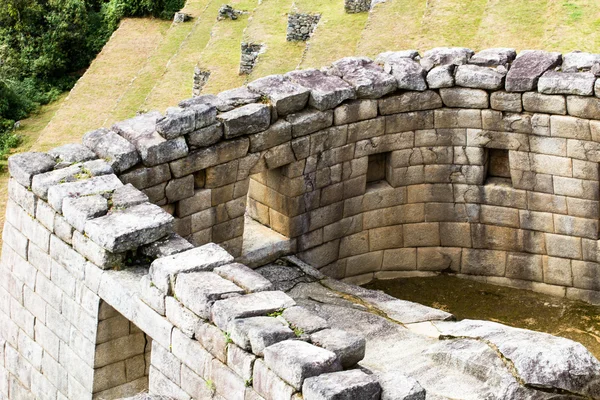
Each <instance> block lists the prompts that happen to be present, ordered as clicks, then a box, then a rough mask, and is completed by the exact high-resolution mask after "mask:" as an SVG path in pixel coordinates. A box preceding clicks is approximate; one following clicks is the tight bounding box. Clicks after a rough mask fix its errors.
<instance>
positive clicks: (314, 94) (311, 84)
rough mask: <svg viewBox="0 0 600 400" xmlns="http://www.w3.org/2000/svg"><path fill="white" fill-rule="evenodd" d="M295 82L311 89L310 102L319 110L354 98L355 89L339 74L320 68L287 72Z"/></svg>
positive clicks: (327, 108)
mask: <svg viewBox="0 0 600 400" xmlns="http://www.w3.org/2000/svg"><path fill="white" fill-rule="evenodd" d="M286 76H287V77H289V78H290V79H291V80H292V81H293V82H295V83H297V84H299V85H301V86H303V87H305V88H307V89H309V90H310V97H309V99H308V104H309V105H311V106H313V107H315V108H316V109H318V110H329V109H331V108H334V107H335V106H337V105H338V104H340V103H342V102H343V101H344V100H348V99H354V98H355V94H354V89H353V88H352V86H350V85H349V84H348V83H346V82H345V81H344V80H342V79H340V78H339V77H337V76H332V75H326V74H324V73H323V72H321V71H319V70H318V69H307V70H301V71H292V72H288V73H287V74H286Z"/></svg>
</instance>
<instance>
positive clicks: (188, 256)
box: [150, 243, 233, 293]
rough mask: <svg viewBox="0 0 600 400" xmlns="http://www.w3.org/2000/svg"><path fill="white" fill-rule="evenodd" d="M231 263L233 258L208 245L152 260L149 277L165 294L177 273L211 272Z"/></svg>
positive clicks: (220, 249) (219, 248) (216, 246)
mask: <svg viewBox="0 0 600 400" xmlns="http://www.w3.org/2000/svg"><path fill="white" fill-rule="evenodd" d="M232 261H233V257H232V256H231V255H230V254H229V253H227V252H226V251H225V250H224V249H223V248H222V247H221V246H219V245H216V244H214V243H208V244H205V245H204V246H200V247H196V248H194V249H190V250H186V251H183V252H181V253H178V254H173V255H170V256H168V257H162V258H159V259H156V260H154V262H152V265H151V266H150V277H151V278H152V282H154V284H155V285H156V286H157V287H158V288H159V289H160V290H162V291H163V292H165V293H167V292H168V291H169V289H170V284H171V277H174V276H176V275H177V274H179V273H187V272H195V271H212V270H213V269H215V268H216V267H219V266H221V265H224V264H228V263H231V262H232Z"/></svg>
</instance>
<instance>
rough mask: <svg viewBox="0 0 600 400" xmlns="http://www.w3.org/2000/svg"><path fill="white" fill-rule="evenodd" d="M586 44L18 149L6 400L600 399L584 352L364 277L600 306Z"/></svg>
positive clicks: (400, 62) (277, 89)
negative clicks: (157, 399) (145, 399)
mask: <svg viewBox="0 0 600 400" xmlns="http://www.w3.org/2000/svg"><path fill="white" fill-rule="evenodd" d="M596 60H597V58H594V57H593V55H585V54H582V53H573V54H568V55H565V56H564V61H563V57H562V56H561V55H560V54H557V53H547V52H540V51H533V52H523V53H522V54H520V55H518V56H517V55H516V52H514V50H511V49H489V50H484V51H481V52H479V53H474V52H473V51H471V50H469V49H462V48H440V49H434V50H431V51H428V52H426V53H424V54H423V56H422V57H420V56H419V55H418V53H417V52H416V51H405V52H389V53H383V54H381V55H380V56H379V57H378V58H377V62H374V61H372V60H370V59H367V58H363V57H351V58H345V59H342V60H339V61H337V62H335V63H333V65H332V66H331V67H329V68H327V69H323V70H307V71H294V72H291V73H289V74H286V75H276V76H269V77H265V78H261V79H259V80H256V81H254V82H251V83H250V84H249V85H248V86H247V87H243V88H238V89H233V90H230V91H226V92H223V93H220V94H219V95H206V96H198V97H195V98H192V99H189V100H185V101H183V102H181V103H180V105H179V107H174V108H170V109H169V110H168V111H167V113H166V115H162V114H161V113H158V112H151V113H147V114H144V115H140V116H137V117H135V118H132V119H130V120H127V121H122V122H119V123H117V124H115V125H114V127H112V128H111V129H106V128H102V129H99V130H96V131H93V132H89V133H87V134H86V135H85V136H84V139H83V146H82V145H68V146H62V147H60V148H57V149H54V150H51V151H49V152H48V153H23V154H18V155H14V156H12V157H10V158H9V162H8V163H9V172H10V175H11V178H10V181H9V188H8V189H9V200H8V204H7V212H6V222H5V225H4V231H3V249H2V258H1V260H0V261H1V262H0V274H1V275H0V321H1V323H0V399H4V398H6V399H37V398H40V399H50V400H59V399H100V398H104V399H108V398H120V397H127V396H131V395H134V394H135V393H137V392H140V391H142V390H145V389H148V390H149V392H150V393H151V394H156V395H164V396H169V397H171V398H175V399H184V400H189V399H192V398H194V399H208V398H222V399H227V400H229V399H240V400H246V399H267V400H280V399H285V400H288V399H289V400H292V399H294V400H296V399H299V398H301V397H300V396H303V398H304V399H306V400H311V399H335V398H353V399H361V400H362V399H379V398H381V399H408V398H413V399H422V398H424V397H425V392H427V393H428V394H431V395H432V396H433V397H432V398H436V397H437V398H463V396H465V395H466V394H468V395H471V396H475V397H473V398H490V399H495V398H498V399H511V398H514V399H521V398H536V399H550V398H556V395H555V394H551V393H559V394H560V395H561V396H563V398H592V399H596V398H600V375H599V372H598V371H600V363H599V362H598V360H596V359H595V358H594V357H593V356H592V355H591V354H590V353H589V352H587V350H585V348H584V347H583V346H581V345H579V344H576V343H574V342H571V341H569V340H567V339H560V338H555V337H552V336H550V335H545V334H541V333H534V332H530V331H524V330H517V329H514V328H509V327H506V326H503V325H499V324H493V323H488V322H482V321H462V322H458V323H456V322H451V321H450V320H452V319H453V316H452V315H450V314H448V313H445V312H443V311H439V310H434V309H431V308H428V307H425V306H420V305H416V304H413V303H409V302H405V301H402V300H397V299H394V298H391V297H389V296H386V295H384V294H381V293H377V292H372V291H368V290H366V289H362V288H359V287H356V286H354V285H352V283H357V284H362V283H366V282H368V281H370V280H372V279H375V278H379V279H386V278H392V277H402V276H426V275H428V274H435V273H439V272H442V271H443V272H447V273H452V274H456V275H458V276H463V277H473V278H475V279H481V280H485V281H487V282H490V283H496V284H503V285H509V286H516V287H520V288H527V289H532V290H537V291H541V292H545V293H550V294H554V295H559V296H567V297H569V298H576V299H582V300H586V301H590V302H596V303H597V302H600V295H599V293H600V269H599V264H598V262H599V261H600V260H599V259H598V239H599V237H598V213H599V203H598V202H599V201H600V198H599V196H600V194H599V190H600V189H599V182H600V177H599V172H598V162H599V161H600V157H599V156H598V154H600V148H599V147H598V146H599V145H598V142H600V139H599V137H598V132H599V130H598V128H599V127H600V125H598V124H599V122H598V120H600V98H598V97H600V96H598V97H597V96H596V95H595V94H597V90H598V89H597V88H598V87H600V84H596V82H597V79H596V75H594V73H595V72H596V71H600V68H598V64H597V61H596ZM561 62H562V64H561ZM561 65H562V68H561ZM590 88H593V90H591V89H590ZM373 177H375V178H373ZM250 218H251V219H252V220H254V221H251V222H250V223H248V222H247V221H249V220H250ZM256 221H258V222H259V223H260V224H262V225H260V224H258V223H256ZM257 225H259V226H260V229H257V228H256V226H257ZM267 227H268V228H270V229H271V230H272V231H276V232H277V233H278V235H277V237H278V238H280V239H277V240H279V241H280V242H285V245H280V244H277V242H269V244H268V246H272V247H265V249H267V250H264V249H262V251H261V249H260V248H257V247H256V245H257V243H258V244H260V243H261V240H260V237H262V236H259V240H257V239H256V238H255V237H254V238H252V237H249V236H248V235H249V233H253V234H255V235H256V234H257V233H256V232H264V229H268V228H267ZM261 229H262V230H261ZM259 235H262V233H261V234H259ZM264 237H265V238H266V237H267V235H266V234H265V236H264ZM270 238H271V237H269V240H270ZM265 241H267V240H266V239H265ZM249 243H252V246H254V247H252V248H251V249H250V248H249V247H248V246H249ZM275 252H277V255H276V256H275V257H273V254H274V253H275ZM285 252H289V253H294V254H296V256H297V257H298V258H296V257H289V258H286V259H285V260H286V261H284V262H274V263H272V261H274V259H275V258H278V257H280V256H283V255H284V254H283V253H285ZM236 260H243V261H244V262H245V263H247V264H249V265H252V266H253V267H260V268H258V269H256V270H253V269H251V268H249V267H247V266H246V265H243V264H241V263H236ZM301 260H302V261H301ZM303 261H304V262H306V263H308V264H310V265H307V264H305V263H304V262H303ZM265 264H268V265H266V266H265ZM326 276H328V277H326ZM335 279H342V280H344V281H345V282H346V283H343V282H340V281H337V280H335ZM508 343H510V345H508ZM394 346H399V347H394ZM531 349H536V350H535V351H531ZM413 350H414V351H413ZM532 354H535V357H537V358H535V360H534V359H533V358H532V357H534V356H532ZM407 357H408V358H410V362H409V359H408V358H407ZM475 360H482V361H481V363H480V364H476V363H475ZM508 360H510V363H508ZM475 364H476V365H475ZM356 365H358V366H359V367H360V368H355V366H356ZM440 377H443V378H440ZM457 382H460V385H456V384H455V383H457ZM409 396H411V397H409ZM552 396H554V397H552ZM428 397H429V396H428Z"/></svg>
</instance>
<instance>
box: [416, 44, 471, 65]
mask: <svg viewBox="0 0 600 400" xmlns="http://www.w3.org/2000/svg"><path fill="white" fill-rule="evenodd" d="M473 54H474V51H473V50H471V49H467V48H465V47H436V48H434V49H431V50H428V51H426V52H425V53H423V57H422V58H421V65H423V67H424V68H425V69H427V70H428V71H429V70H431V68H433V67H434V66H437V65H463V64H466V63H467V62H468V61H469V59H470V58H471V56H472V55H473Z"/></svg>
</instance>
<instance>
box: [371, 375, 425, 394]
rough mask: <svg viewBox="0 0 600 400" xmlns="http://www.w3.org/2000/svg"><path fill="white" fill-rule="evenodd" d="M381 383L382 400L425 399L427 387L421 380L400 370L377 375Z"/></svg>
mask: <svg viewBox="0 0 600 400" xmlns="http://www.w3.org/2000/svg"><path fill="white" fill-rule="evenodd" d="M377 378H378V379H379V384H380V385H381V389H382V392H381V400H425V397H426V395H427V393H426V391H425V389H423V387H422V386H421V385H420V384H419V382H418V381H417V380H416V379H414V378H411V377H409V376H406V375H402V374H401V373H400V372H398V371H390V372H386V373H384V374H381V375H379V376H378V377H377Z"/></svg>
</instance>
